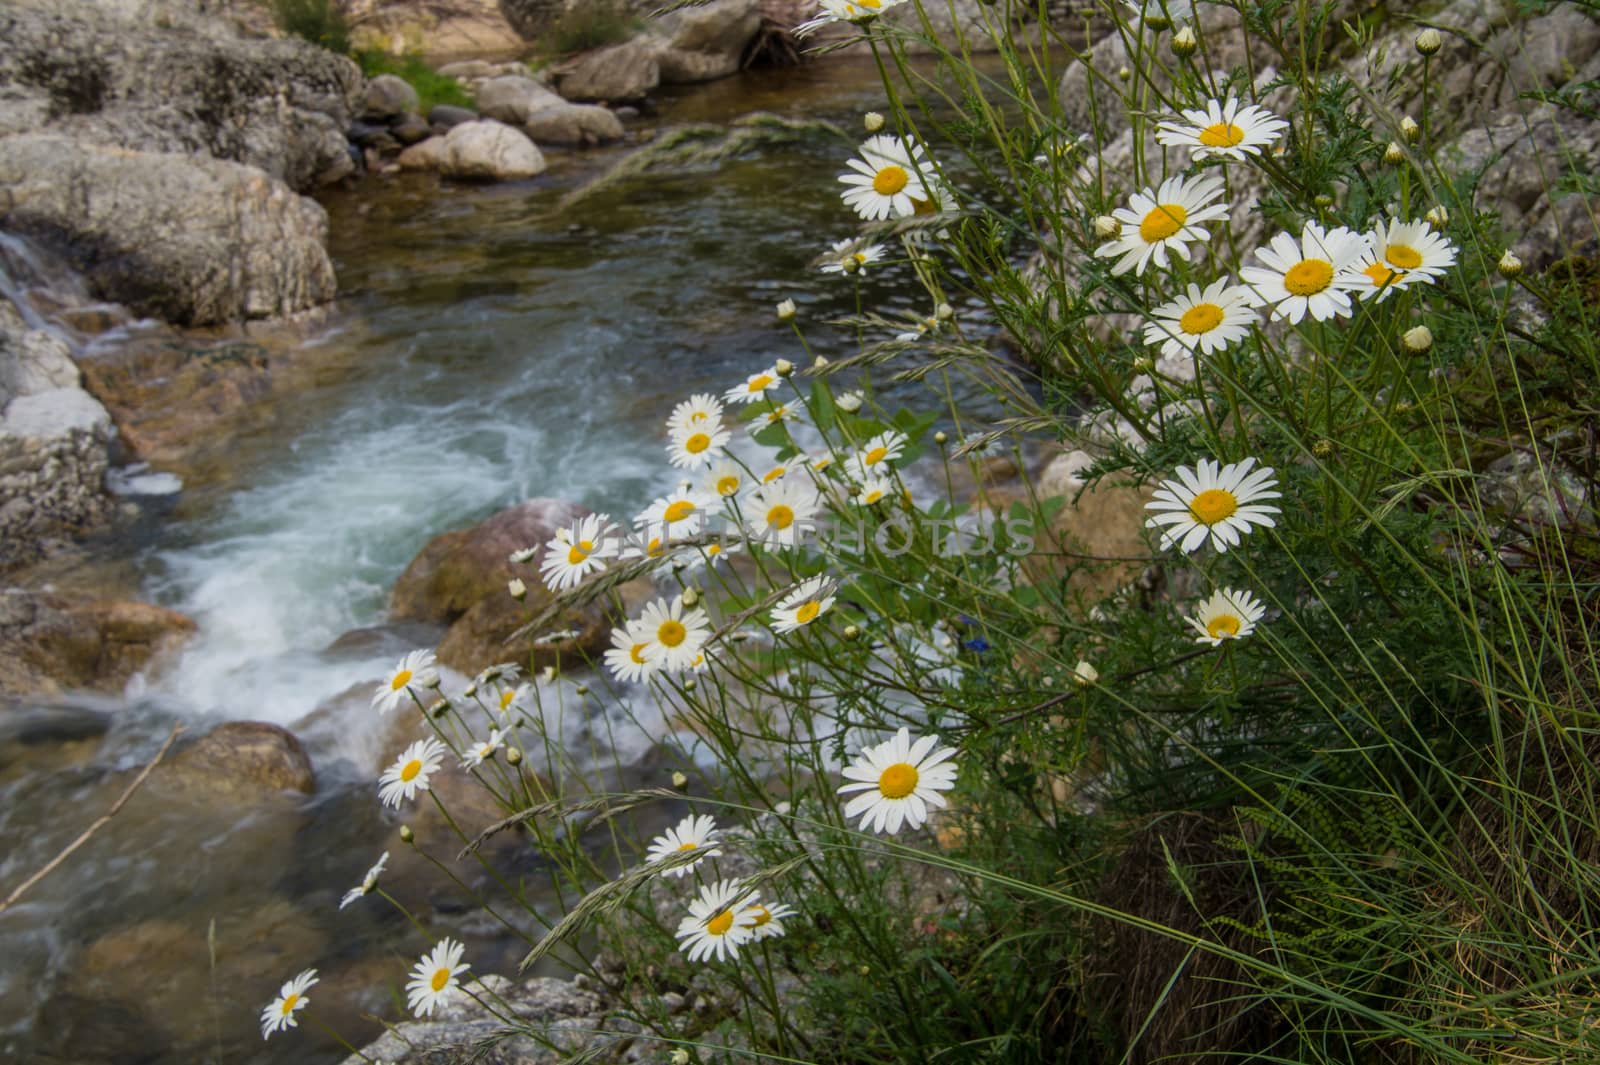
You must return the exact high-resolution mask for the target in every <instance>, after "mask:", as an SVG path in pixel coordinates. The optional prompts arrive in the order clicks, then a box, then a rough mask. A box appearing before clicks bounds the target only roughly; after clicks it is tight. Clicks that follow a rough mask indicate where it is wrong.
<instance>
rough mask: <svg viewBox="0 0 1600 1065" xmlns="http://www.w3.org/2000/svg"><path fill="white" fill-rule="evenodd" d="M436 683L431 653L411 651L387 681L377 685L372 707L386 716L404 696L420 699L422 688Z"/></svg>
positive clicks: (437, 679)
mask: <svg viewBox="0 0 1600 1065" xmlns="http://www.w3.org/2000/svg"><path fill="white" fill-rule="evenodd" d="M438 683H439V671H438V670H437V669H435V668H434V658H433V652H432V651H412V652H410V653H409V654H407V655H406V656H405V657H404V658H402V659H401V660H400V664H399V665H397V666H395V667H394V672H393V673H390V674H389V679H388V680H386V681H384V682H383V683H382V684H380V685H378V690H377V691H376V692H374V693H373V696H372V705H373V707H375V708H376V709H377V711H378V712H379V713H380V714H387V713H388V712H389V711H390V710H393V709H394V708H395V706H396V705H397V704H398V703H399V702H400V701H401V700H403V699H405V698H406V696H408V695H409V696H411V697H412V698H416V699H420V698H422V690H423V689H424V688H431V687H433V686H434V685H436V684H438Z"/></svg>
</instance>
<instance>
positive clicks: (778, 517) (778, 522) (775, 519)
mask: <svg viewBox="0 0 1600 1065" xmlns="http://www.w3.org/2000/svg"><path fill="white" fill-rule="evenodd" d="M767 524H768V525H770V526H772V527H773V528H774V529H787V528H788V527H789V526H791V525H793V524H794V511H792V510H790V509H789V508H788V507H786V506H784V505H783V504H782V503H779V504H778V505H777V506H775V507H773V508H772V509H771V510H769V511H767Z"/></svg>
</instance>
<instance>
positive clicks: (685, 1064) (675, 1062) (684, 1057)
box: [668, 117, 883, 1065]
mask: <svg viewBox="0 0 1600 1065" xmlns="http://www.w3.org/2000/svg"><path fill="white" fill-rule="evenodd" d="M878 122H879V124H880V125H881V124H882V122H883V119H882V118H881V117H880V118H879V119H878ZM867 128H868V129H871V128H872V127H871V126H868V127H867ZM668 1060H669V1061H670V1062H671V1065H689V1052H688V1051H687V1050H685V1049H683V1048H682V1047H679V1048H678V1049H677V1050H674V1051H673V1052H672V1057H671V1058H669V1059H668Z"/></svg>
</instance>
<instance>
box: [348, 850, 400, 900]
mask: <svg viewBox="0 0 1600 1065" xmlns="http://www.w3.org/2000/svg"><path fill="white" fill-rule="evenodd" d="M388 864H389V852H388V851H384V852H383V856H382V857H381V858H379V859H378V864H376V865H374V866H373V867H372V868H371V869H368V870H367V875H366V876H364V877H362V878H361V883H360V884H359V885H357V886H356V887H353V888H351V889H350V890H349V891H346V892H345V893H344V898H342V899H340V900H339V909H341V910H342V909H344V908H345V907H346V906H348V905H350V904H351V903H352V902H355V901H356V900H357V899H361V898H365V897H366V896H368V895H370V894H372V892H373V891H374V890H376V888H377V886H378V877H380V876H382V875H383V870H384V867H385V866H387V865H388Z"/></svg>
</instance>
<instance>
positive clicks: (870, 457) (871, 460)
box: [861, 447, 889, 466]
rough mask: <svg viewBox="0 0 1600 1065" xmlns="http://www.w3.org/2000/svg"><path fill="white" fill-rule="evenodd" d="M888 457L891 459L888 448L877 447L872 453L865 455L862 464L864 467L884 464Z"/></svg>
mask: <svg viewBox="0 0 1600 1065" xmlns="http://www.w3.org/2000/svg"><path fill="white" fill-rule="evenodd" d="M888 457H889V449H888V448H886V447H875V448H873V449H872V450H871V451H869V452H867V453H866V454H865V455H863V456H862V457H861V461H862V463H863V464H864V465H867V466H876V465H877V464H878V463H880V462H882V461H883V460H884V459H886V458H888Z"/></svg>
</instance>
